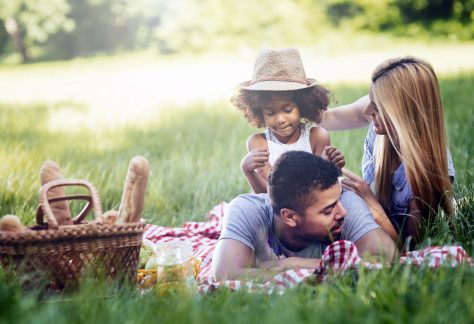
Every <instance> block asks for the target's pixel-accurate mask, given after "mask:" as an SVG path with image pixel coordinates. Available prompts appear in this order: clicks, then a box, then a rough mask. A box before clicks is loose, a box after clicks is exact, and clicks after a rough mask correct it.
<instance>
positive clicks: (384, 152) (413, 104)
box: [372, 56, 453, 217]
mask: <svg viewBox="0 0 474 324" xmlns="http://www.w3.org/2000/svg"><path fill="white" fill-rule="evenodd" d="M372 93H373V95H374V101H375V104H376V105H377V107H378V109H379V111H380V114H381V116H382V120H383V123H384V125H385V128H386V129H387V134H388V136H383V137H379V139H378V140H377V143H376V167H375V179H376V191H377V198H378V200H379V201H380V202H381V203H382V204H383V205H385V206H389V205H390V201H391V174H392V170H393V168H392V166H393V164H394V163H396V161H397V160H398V159H400V160H401V161H403V162H404V164H405V170H406V175H407V179H408V182H409V184H410V186H411V188H412V192H413V196H414V198H416V199H417V201H416V203H417V206H418V208H419V209H420V211H421V212H422V215H423V216H424V217H427V216H428V215H429V214H431V213H433V214H435V213H436V212H437V210H438V206H440V207H441V208H442V209H443V210H444V212H446V213H447V214H448V215H452V213H453V205H452V187H451V181H450V179H449V176H448V157H447V135H446V127H445V125H444V109H443V104H442V102H441V96H440V92H439V85H438V79H437V77H436V74H435V72H434V71H433V68H432V67H431V65H430V64H429V63H427V62H425V61H423V60H421V59H419V58H416V57H410V56H408V57H402V58H393V59H389V60H386V61H385V62H383V63H382V64H380V65H379V66H378V67H377V68H376V69H375V71H374V72H373V74H372Z"/></svg>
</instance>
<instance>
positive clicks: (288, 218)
mask: <svg viewBox="0 0 474 324" xmlns="http://www.w3.org/2000/svg"><path fill="white" fill-rule="evenodd" d="M280 218H281V220H282V221H283V223H285V224H286V225H288V226H290V227H296V226H297V225H298V224H299V223H300V218H301V216H300V215H299V214H298V213H297V212H295V211H294V210H293V209H289V208H282V209H281V210H280Z"/></svg>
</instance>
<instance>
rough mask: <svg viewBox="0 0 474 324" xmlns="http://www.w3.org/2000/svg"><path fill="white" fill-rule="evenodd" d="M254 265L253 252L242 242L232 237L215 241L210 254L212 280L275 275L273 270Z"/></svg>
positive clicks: (263, 277) (265, 278)
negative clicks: (212, 251)
mask: <svg viewBox="0 0 474 324" xmlns="http://www.w3.org/2000/svg"><path fill="white" fill-rule="evenodd" d="M255 266H256V262H255V253H254V252H253V251H252V249H251V248H249V247H248V246H247V245H245V244H244V243H241V242H239V241H237V240H233V239H221V240H219V241H218V242H217V245H216V248H215V250H214V255H213V256H212V272H213V275H214V280H219V281H220V280H234V279H262V280H268V279H271V278H273V277H274V276H275V275H276V272H274V271H271V270H264V269H257V268H256V267H255Z"/></svg>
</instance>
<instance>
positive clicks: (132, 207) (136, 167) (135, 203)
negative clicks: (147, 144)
mask: <svg viewBox="0 0 474 324" xmlns="http://www.w3.org/2000/svg"><path fill="white" fill-rule="evenodd" d="M149 173H150V165H149V163H148V161H147V160H146V159H145V158H144V157H143V156H135V157H134V158H133V159H132V160H130V165H129V167H128V173H127V178H126V179H125V185H124V188H123V194H122V201H121V203H120V207H119V212H118V222H119V223H134V222H138V221H139V220H140V216H141V214H142V211H143V204H144V201H145V190H146V186H147V183H148V175H149Z"/></svg>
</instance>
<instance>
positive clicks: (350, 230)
mask: <svg viewBox="0 0 474 324" xmlns="http://www.w3.org/2000/svg"><path fill="white" fill-rule="evenodd" d="M341 202H342V205H343V206H344V208H345V209H346V212H347V214H346V217H345V218H344V223H343V226H342V233H341V239H342V240H348V241H351V242H356V241H357V240H359V239H360V238H361V237H362V236H364V235H365V234H367V233H368V232H370V231H372V230H374V229H376V228H380V226H379V225H378V224H377V223H376V222H375V220H374V219H373V217H372V214H371V213H370V211H369V209H368V207H367V205H366V204H365V202H364V200H363V199H362V198H360V197H359V196H358V195H357V194H355V193H353V192H352V191H347V190H345V191H344V192H343V193H342V196H341ZM273 217H274V216H273V209H272V206H271V203H270V198H269V196H268V194H244V195H240V196H238V197H237V198H235V199H234V200H232V201H231V202H230V204H229V205H228V206H227V209H226V211H225V214H224V223H223V225H222V231H221V235H220V237H219V239H220V240H221V239H233V240H236V241H239V242H241V243H243V244H245V245H247V246H248V247H249V248H251V249H252V250H253V251H254V253H255V257H256V260H257V263H259V262H262V261H266V260H271V259H278V258H279V257H280V258H281V257H282V256H283V257H289V256H298V257H303V258H320V257H321V255H322V253H323V251H324V249H325V248H326V246H327V245H329V244H330V242H322V241H315V242H314V243H313V244H311V245H310V246H308V247H307V248H305V249H303V250H301V251H298V252H293V251H290V250H288V249H287V248H286V247H285V246H283V244H282V243H281V242H280V241H279V240H278V238H277V237H276V235H275V233H274V230H273Z"/></svg>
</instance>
